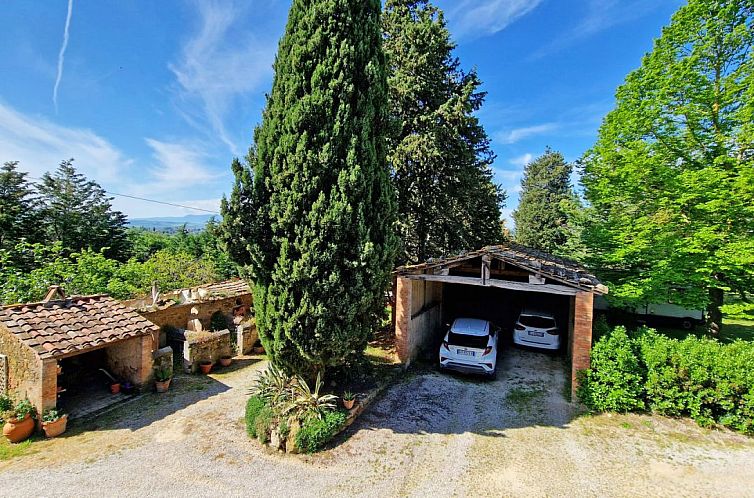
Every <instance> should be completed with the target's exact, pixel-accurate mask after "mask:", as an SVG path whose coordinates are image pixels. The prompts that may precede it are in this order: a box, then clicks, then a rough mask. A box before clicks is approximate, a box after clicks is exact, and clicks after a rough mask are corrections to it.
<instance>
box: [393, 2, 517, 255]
mask: <svg viewBox="0 0 754 498" xmlns="http://www.w3.org/2000/svg"><path fill="white" fill-rule="evenodd" d="M383 29H384V32H385V53H386V56H387V60H388V68H389V78H388V87H389V101H390V118H391V120H390V124H391V126H390V132H389V136H388V138H389V140H388V143H389V146H388V151H389V156H388V161H389V163H390V165H391V167H392V174H393V183H394V185H395V188H396V191H397V197H398V212H399V217H398V219H399V225H398V228H399V233H400V237H401V240H402V241H403V251H402V254H401V259H403V260H404V261H423V260H425V259H427V258H429V257H433V256H440V255H443V254H448V253H453V252H458V251H460V250H465V249H477V248H479V247H481V246H484V245H488V244H492V243H496V242H499V241H500V239H501V238H502V230H501V225H500V218H501V214H500V209H501V207H502V205H503V204H504V202H505V192H504V191H503V190H502V189H501V188H500V187H499V186H498V185H495V184H494V182H493V179H492V176H493V175H492V169H491V164H492V162H493V160H494V154H493V153H492V151H491V149H490V141H489V138H488V136H487V134H486V132H485V130H484V128H483V127H482V125H481V124H480V123H479V120H478V119H477V118H476V116H475V112H476V111H478V110H479V109H480V108H481V106H482V104H483V102H484V98H485V95H486V94H485V93H484V92H481V91H480V90H479V87H480V86H481V81H480V80H479V77H478V76H477V74H476V71H473V70H472V71H469V72H464V71H463V70H462V69H461V67H460V62H459V60H458V58H457V57H454V55H453V51H454V49H455V45H454V44H453V42H452V41H451V39H450V33H449V31H448V29H447V26H446V23H445V18H444V16H443V13H442V11H441V10H440V9H439V8H437V7H436V6H434V5H432V4H431V3H430V2H428V1H427V0H387V1H386V2H385V15H384V20H383Z"/></svg>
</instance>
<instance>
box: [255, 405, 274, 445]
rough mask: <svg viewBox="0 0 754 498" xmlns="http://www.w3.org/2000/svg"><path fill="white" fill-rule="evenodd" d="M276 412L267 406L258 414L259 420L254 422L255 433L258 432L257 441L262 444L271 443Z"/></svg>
mask: <svg viewBox="0 0 754 498" xmlns="http://www.w3.org/2000/svg"><path fill="white" fill-rule="evenodd" d="M275 419H276V416H275V411H274V410H273V409H272V408H271V407H269V406H267V405H265V406H264V407H263V408H262V409H261V410H260V411H259V413H258V414H257V418H256V419H255V420H254V431H255V432H256V435H257V439H259V441H261V442H262V443H268V442H269V441H270V432H271V430H272V428H273V425H274V423H275Z"/></svg>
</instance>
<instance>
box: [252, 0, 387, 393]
mask: <svg viewBox="0 0 754 498" xmlns="http://www.w3.org/2000/svg"><path fill="white" fill-rule="evenodd" d="M381 45H382V39H381V32H380V1H379V0H293V4H292V6H291V9H290V12H289V16H288V23H287V26H286V30H285V34H284V36H283V38H282V39H281V41H280V45H279V49H278V54H277V59H276V61H275V65H274V69H275V77H274V81H273V86H272V91H271V93H270V94H269V97H268V100H267V105H266V108H265V111H264V114H263V119H262V123H261V125H260V126H259V127H258V128H257V130H256V132H255V140H254V142H255V147H256V157H255V159H254V178H253V186H252V194H251V196H252V199H251V205H252V207H251V208H250V211H251V212H252V213H253V214H254V218H253V219H252V220H251V226H250V227H249V228H250V230H249V233H250V236H249V239H248V240H247V244H248V245H249V249H250V261H251V265H250V269H251V273H252V276H253V280H254V305H255V309H256V318H257V326H258V328H259V332H260V336H261V338H262V342H263V344H264V345H265V348H266V349H267V351H268V353H269V354H270V356H271V359H272V361H273V362H274V363H275V364H277V365H279V366H281V367H282V368H283V369H285V370H286V371H289V372H298V373H301V374H303V375H305V376H307V377H310V378H311V377H313V376H314V375H315V374H316V373H318V372H323V371H325V370H326V369H328V368H332V367H336V366H339V365H342V364H343V363H344V362H346V361H348V360H349V359H350V358H352V357H354V356H355V355H361V354H362V353H363V351H364V349H365V347H366V344H367V341H368V338H369V337H370V334H371V333H372V332H373V330H374V329H375V328H376V326H377V324H378V317H379V316H380V315H381V314H382V313H383V312H384V304H385V303H384V295H385V291H386V289H387V288H388V287H389V285H390V272H391V271H392V268H393V262H394V257H395V252H396V247H397V239H396V237H395V235H394V232H393V230H394V227H393V225H394V223H395V200H394V191H393V189H392V187H391V185H390V178H389V173H388V168H387V165H386V163H385V146H384V137H383V130H384V127H385V113H386V101H387V95H386V94H387V92H386V75H385V64H384V56H383V52H382V47H381Z"/></svg>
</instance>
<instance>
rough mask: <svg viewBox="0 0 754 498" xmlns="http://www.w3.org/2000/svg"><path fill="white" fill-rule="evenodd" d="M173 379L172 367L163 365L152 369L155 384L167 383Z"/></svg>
mask: <svg viewBox="0 0 754 498" xmlns="http://www.w3.org/2000/svg"><path fill="white" fill-rule="evenodd" d="M172 378H173V367H172V366H170V365H163V366H161V367H159V368H155V369H154V380H156V381H157V382H167V381H169V380H170V379H172Z"/></svg>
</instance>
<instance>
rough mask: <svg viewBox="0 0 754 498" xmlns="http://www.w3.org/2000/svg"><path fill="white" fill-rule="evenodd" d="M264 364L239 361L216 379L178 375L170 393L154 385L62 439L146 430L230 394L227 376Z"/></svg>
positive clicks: (77, 423) (216, 372) (75, 424)
mask: <svg viewBox="0 0 754 498" xmlns="http://www.w3.org/2000/svg"><path fill="white" fill-rule="evenodd" d="M261 361H264V358H263V357H259V358H241V359H236V360H234V362H233V364H232V365H231V366H229V367H221V366H220V365H219V364H218V365H216V366H215V368H213V370H212V375H213V376H214V377H216V378H213V376H208V375H201V374H193V375H192V374H184V373H176V375H175V376H174V377H173V380H172V382H171V384H170V389H169V391H168V392H167V393H162V394H158V393H156V392H155V391H154V386H153V385H151V386H149V388H148V390H145V392H143V393H142V394H140V395H138V396H135V397H133V398H132V399H129V400H127V401H125V402H124V403H122V404H118V405H116V406H115V407H114V408H113V409H111V410H108V411H106V412H100V413H97V414H94V415H91V416H88V417H86V418H81V419H77V420H73V421H71V423H70V424H69V427H68V430H67V431H66V432H65V434H63V435H62V436H60V437H61V438H64V437H73V436H77V435H79V434H81V433H84V432H89V431H107V430H116V429H130V430H137V429H140V428H142V427H146V426H148V425H151V424H152V423H154V422H156V421H158V420H161V419H163V418H165V417H167V416H169V415H172V414H173V413H175V412H178V411H180V410H182V409H184V408H186V407H188V406H190V405H193V404H194V403H198V402H199V401H202V400H205V399H209V398H211V397H213V396H216V395H218V394H221V393H224V392H226V391H228V390H229V389H230V387H229V386H228V385H227V384H225V383H224V382H223V377H224V376H225V375H226V374H232V373H233V372H236V371H238V370H242V369H244V368H247V367H250V366H252V365H254V364H256V363H259V362H261Z"/></svg>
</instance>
